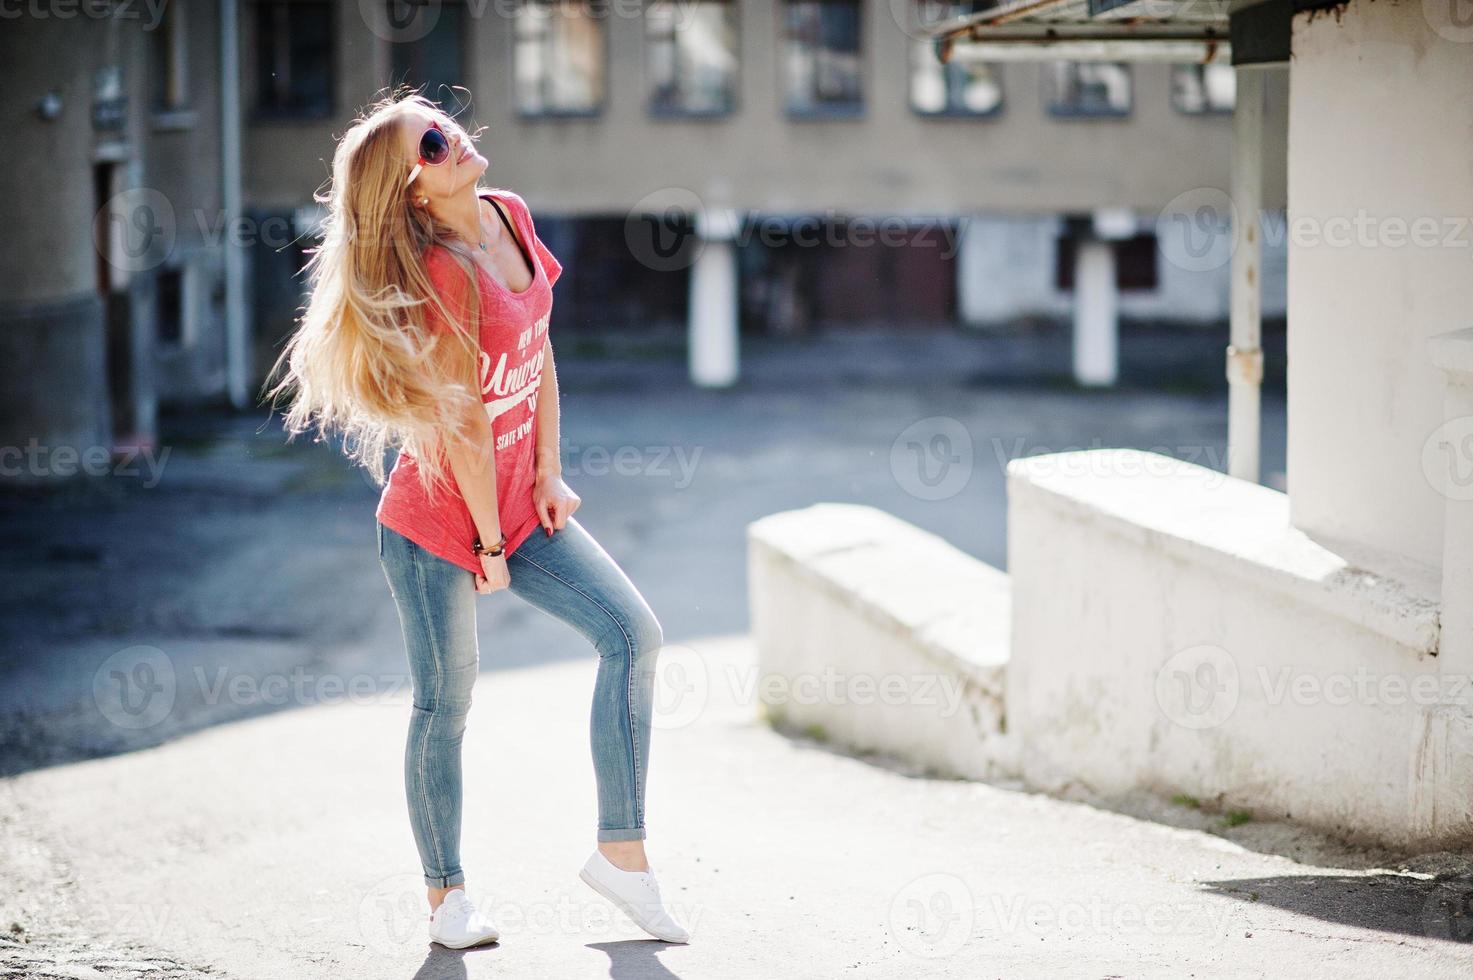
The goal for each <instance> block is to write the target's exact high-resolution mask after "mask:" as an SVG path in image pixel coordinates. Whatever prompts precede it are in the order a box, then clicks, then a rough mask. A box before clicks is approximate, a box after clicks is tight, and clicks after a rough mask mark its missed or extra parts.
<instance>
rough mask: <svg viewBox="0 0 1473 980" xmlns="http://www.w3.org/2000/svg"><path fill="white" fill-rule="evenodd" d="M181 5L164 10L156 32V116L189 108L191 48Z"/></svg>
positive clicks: (186, 9) (154, 39)
mask: <svg viewBox="0 0 1473 980" xmlns="http://www.w3.org/2000/svg"><path fill="white" fill-rule="evenodd" d="M188 11H189V8H188V7H186V6H185V5H184V4H182V3H171V4H167V5H166V6H165V7H164V11H163V15H162V16H163V19H162V21H160V23H159V24H158V25H157V26H156V27H155V28H154V30H153V40H152V44H153V57H152V60H153V107H154V110H155V111H157V112H177V111H178V110H180V109H184V108H187V107H188V105H189V47H188V45H187V44H186V40H187V32H186V31H185V27H184V24H185V16H186V15H187V13H188Z"/></svg>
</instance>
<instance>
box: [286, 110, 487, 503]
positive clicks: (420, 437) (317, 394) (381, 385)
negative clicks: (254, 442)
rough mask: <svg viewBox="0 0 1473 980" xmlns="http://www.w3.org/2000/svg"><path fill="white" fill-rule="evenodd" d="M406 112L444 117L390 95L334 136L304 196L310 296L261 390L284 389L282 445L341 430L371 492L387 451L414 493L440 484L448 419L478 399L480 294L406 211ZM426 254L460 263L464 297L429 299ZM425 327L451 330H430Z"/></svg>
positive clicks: (462, 257) (450, 429) (454, 424)
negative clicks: (311, 227) (326, 179)
mask: <svg viewBox="0 0 1473 980" xmlns="http://www.w3.org/2000/svg"><path fill="white" fill-rule="evenodd" d="M409 105H419V106H422V107H424V108H426V109H429V110H430V111H431V112H434V113H436V114H437V115H440V116H441V117H442V119H443V118H445V117H444V116H443V113H441V111H440V109H439V107H438V106H436V105H435V104H434V103H433V102H431V101H430V100H429V99H426V98H425V97H424V96H422V95H420V94H419V93H418V92H415V91H413V90H406V89H400V90H397V91H395V92H393V93H391V94H389V95H388V96H386V97H384V98H382V99H380V100H379V101H377V102H374V103H373V104H372V105H370V106H369V107H368V108H366V109H365V110H363V112H361V113H360V114H359V116H358V118H357V119H355V120H354V122H353V124H352V125H351V126H350V127H349V128H348V130H347V132H345V133H344V134H343V136H342V139H341V140H339V141H338V145H337V150H336V152H335V153H334V154H333V162H332V178H331V182H330V184H329V188H328V190H327V191H326V193H323V192H321V191H319V192H318V193H317V194H316V195H315V199H316V200H317V201H318V202H319V203H320V204H323V205H325V206H326V210H327V215H326V220H325V223H324V228H323V232H324V234H323V238H322V242H321V244H320V245H319V246H318V247H316V248H315V249H313V250H312V251H311V258H310V259H309V260H308V262H307V265H306V271H307V274H308V282H309V284H310V297H309V299H308V301H307V303H306V306H305V308H304V309H303V311H302V313H301V316H300V317H299V319H298V323H297V328H296V330H295V332H294V333H293V334H292V336H291V337H290V339H289V340H288V341H287V343H286V346H285V348H284V349H283V350H282V352H281V356H280V357H279V358H278V359H277V361H276V364H275V366H274V367H273V368H272V371H271V374H270V376H268V380H267V386H268V388H269V391H267V392H266V394H267V395H268V397H270V398H271V401H272V404H273V406H274V405H275V404H276V402H277V400H278V399H279V398H280V396H281V395H283V394H285V393H290V394H291V396H292V401H291V406H290V409H289V410H288V411H287V412H286V414H285V417H284V426H285V428H286V431H287V433H288V438H289V439H290V438H293V437H295V436H296V435H298V434H300V433H302V432H305V431H307V430H309V429H312V430H315V435H314V438H315V439H316V440H317V441H322V440H324V439H325V438H327V437H328V436H330V435H333V434H340V435H341V436H342V448H343V452H344V453H346V454H347V456H348V458H349V459H351V460H353V461H354V462H355V463H357V464H359V465H362V466H363V467H364V468H365V469H367V470H368V472H369V473H370V474H371V475H372V476H373V479H374V482H375V483H379V484H382V483H383V482H384V479H385V477H384V455H385V453H386V452H388V451H389V450H391V449H402V450H404V451H405V452H407V453H409V454H410V455H412V456H413V457H414V458H415V460H416V462H417V463H418V464H419V467H418V469H419V475H420V479H421V480H422V481H424V483H425V485H426V487H432V486H439V487H443V486H446V485H447V481H446V470H447V462H446V460H445V457H444V454H443V441H442V440H443V439H444V438H446V437H451V438H454V437H458V436H459V435H460V431H461V429H460V423H459V420H460V418H461V417H462V416H463V415H464V414H465V412H466V411H468V410H469V409H470V408H471V407H479V404H480V394H479V392H477V391H476V387H477V385H476V383H475V365H476V358H477V352H478V350H479V346H478V342H477V330H476V328H475V324H477V322H478V312H479V298H478V296H477V293H478V290H477V289H476V288H473V287H472V286H471V284H472V283H475V282H477V278H476V274H475V269H474V266H473V264H472V260H471V259H470V256H469V252H468V250H467V249H466V247H465V246H464V245H463V244H462V243H461V242H460V241H459V240H458V239H456V238H454V236H453V235H452V234H451V233H450V231H449V229H448V228H446V227H444V226H443V225H438V224H436V222H435V221H434V219H433V218H432V217H431V216H430V214H429V212H428V210H426V209H424V208H418V207H415V206H414V204H413V193H414V188H413V186H406V184H405V181H406V180H407V179H408V177H409V171H410V168H411V166H412V163H410V162H406V160H405V159H404V152H403V145H402V143H401V134H400V131H399V125H400V123H401V122H402V116H403V112H404V110H405V108H406V107H407V106H409ZM452 125H453V123H452ZM432 245H443V246H445V247H446V248H448V249H449V250H450V251H451V253H452V254H453V255H454V257H455V260H456V262H457V263H458V264H460V265H461V266H462V267H463V268H464V270H465V273H466V279H465V283H466V288H465V289H464V291H463V292H464V298H463V299H462V298H460V297H451V298H450V302H447V301H446V299H445V298H442V297H441V296H440V295H439V293H438V291H437V290H436V288H435V286H434V284H433V282H432V281H431V279H430V276H429V273H428V271H427V269H426V266H425V256H426V250H427V249H428V248H430V247H431V246H432ZM452 307H453V309H452ZM432 319H439V320H440V321H441V322H442V323H444V324H449V325H450V326H451V328H452V329H451V330H449V331H442V330H435V329H433V328H432V327H431V325H430V323H429V322H428V321H430V320H432ZM283 369H284V370H283ZM278 375H279V376H280V377H279V380H277V381H276V384H275V386H274V387H271V382H272V379H273V378H277V376H278Z"/></svg>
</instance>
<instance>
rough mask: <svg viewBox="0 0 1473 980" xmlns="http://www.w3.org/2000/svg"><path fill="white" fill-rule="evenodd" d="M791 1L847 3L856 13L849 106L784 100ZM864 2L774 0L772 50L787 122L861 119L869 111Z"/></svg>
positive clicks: (869, 67) (870, 68) (869, 70)
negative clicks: (854, 88)
mask: <svg viewBox="0 0 1473 980" xmlns="http://www.w3.org/2000/svg"><path fill="white" fill-rule="evenodd" d="M794 3H814V4H823V3H833V4H847V5H850V6H853V7H854V9H855V10H856V11H857V12H858V14H859V51H858V52H857V54H856V57H855V61H856V63H857V64H858V66H859V72H858V74H859V99H858V100H857V101H856V102H855V103H854V105H853V106H844V107H838V106H833V105H821V106H819V107H817V108H811V109H798V108H794V107H793V104H792V103H791V102H790V101H789V100H788V75H787V59H786V57H785V52H786V50H787V44H788V41H789V35H788V9H789V7H790V5H792V4H794ZM867 6H868V4H867V3H866V2H865V0H774V3H773V10H775V11H777V13H778V16H776V17H774V18H773V24H774V29H775V30H776V32H777V43H776V45H775V46H774V51H775V52H776V54H777V59H778V69H777V77H778V82H779V84H778V91H777V97H778V99H779V100H780V103H781V107H782V113H783V117H784V118H785V119H787V120H788V121H790V122H831V121H841V120H850V119H857V120H863V119H865V118H867V117H868V115H869V100H870V97H871V96H870V87H871V84H872V83H871V82H870V76H871V75H872V74H873V65H871V64H870V58H871V57H872V56H871V53H870V49H871V48H873V47H874V44H873V43H872V41H871V39H870V37H869V30H870V23H869V22H870V16H869V14H868V13H867V12H866V8H867Z"/></svg>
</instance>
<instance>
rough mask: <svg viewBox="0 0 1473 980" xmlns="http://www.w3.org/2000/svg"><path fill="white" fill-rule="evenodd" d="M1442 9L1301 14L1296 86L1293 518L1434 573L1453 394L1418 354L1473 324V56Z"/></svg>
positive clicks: (1292, 125) (1365, 6)
mask: <svg viewBox="0 0 1473 980" xmlns="http://www.w3.org/2000/svg"><path fill="white" fill-rule="evenodd" d="M1439 9H1440V11H1441V12H1440V14H1439ZM1447 10H1448V7H1447V5H1445V4H1444V5H1441V8H1439V5H1437V4H1427V5H1423V4H1420V3H1417V4H1387V3H1360V2H1357V3H1352V4H1350V5H1349V6H1347V7H1345V8H1344V10H1343V11H1340V10H1337V11H1336V16H1334V17H1323V16H1320V17H1316V16H1313V15H1312V12H1310V11H1305V12H1302V13H1299V14H1296V15H1295V17H1294V39H1293V47H1294V60H1293V63H1292V64H1291V66H1290V69H1289V73H1290V85H1289V197H1290V200H1291V201H1292V202H1293V204H1292V208H1291V232H1290V234H1289V236H1288V241H1289V337H1288V343H1289V350H1288V371H1289V381H1288V388H1289V434H1288V479H1289V503H1290V509H1291V516H1292V519H1293V521H1294V523H1295V525H1297V526H1298V527H1300V528H1301V529H1303V530H1305V531H1308V532H1310V533H1312V534H1317V535H1321V536H1322V537H1324V538H1331V539H1336V540H1341V541H1347V542H1350V543H1352V544H1356V545H1362V546H1365V547H1366V548H1369V549H1372V550H1373V551H1384V552H1389V553H1391V554H1392V555H1402V556H1405V557H1407V558H1410V559H1413V560H1414V561H1416V562H1419V563H1422V564H1424V565H1426V566H1429V567H1431V568H1434V569H1435V568H1437V567H1438V566H1439V565H1440V564H1441V563H1442V561H1443V554H1444V546H1445V543H1446V536H1445V533H1444V528H1443V520H1444V513H1443V511H1444V506H1443V504H1444V501H1443V498H1442V497H1441V496H1440V495H1439V494H1438V493H1437V492H1436V491H1435V489H1434V488H1433V486H1431V485H1430V484H1429V481H1428V479H1427V477H1426V476H1425V474H1424V472H1423V467H1422V465H1421V459H1422V454H1423V447H1424V445H1425V444H1426V442H1427V440H1428V438H1429V436H1430V435H1431V434H1432V433H1433V432H1434V430H1436V429H1437V428H1438V427H1439V426H1440V425H1441V424H1442V423H1443V422H1444V420H1445V414H1444V413H1445V411H1446V405H1445V404H1444V394H1445V392H1444V389H1445V387H1446V386H1445V379H1444V377H1443V376H1442V374H1441V373H1440V372H1439V371H1438V370H1437V369H1436V368H1435V367H1434V366H1433V365H1432V364H1431V363H1430V362H1429V361H1428V360H1427V358H1426V357H1425V356H1424V351H1425V349H1426V348H1425V344H1426V342H1427V340H1428V339H1429V338H1431V337H1433V336H1435V335H1437V334H1443V333H1447V332H1448V331H1450V330H1457V329H1459V328H1462V327H1466V326H1468V324H1469V320H1470V314H1473V276H1470V275H1469V274H1468V272H1469V264H1468V256H1469V248H1468V231H1467V228H1466V218H1467V216H1468V215H1473V181H1470V180H1469V179H1468V175H1469V173H1468V161H1469V160H1473V127H1470V126H1468V125H1465V124H1459V123H1457V122H1456V121H1454V122H1449V118H1450V117H1449V114H1448V113H1449V109H1448V107H1449V105H1451V104H1452V103H1450V102H1449V101H1448V100H1449V99H1450V98H1452V96H1450V94H1449V93H1453V92H1461V93H1467V92H1473V45H1469V44H1467V43H1464V42H1463V41H1462V40H1460V38H1461V37H1463V35H1462V34H1461V33H1460V28H1459V27H1458V25H1457V24H1455V23H1451V22H1435V18H1432V17H1431V16H1430V15H1432V14H1438V15H1439V16H1443V17H1446V16H1448V14H1447ZM1461 30H1466V28H1462V29H1461ZM1444 601H1445V602H1454V601H1457V602H1462V601H1468V600H1467V599H1466V598H1462V597H1458V596H1455V595H1444Z"/></svg>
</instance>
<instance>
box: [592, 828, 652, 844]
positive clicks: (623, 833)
mask: <svg viewBox="0 0 1473 980" xmlns="http://www.w3.org/2000/svg"><path fill="white" fill-rule="evenodd" d="M598 839H599V840H600V841H613V840H644V839H645V833H644V828H643V827H627V828H623V829H614V830H605V829H603V828H602V827H600V828H599V831H598Z"/></svg>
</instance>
